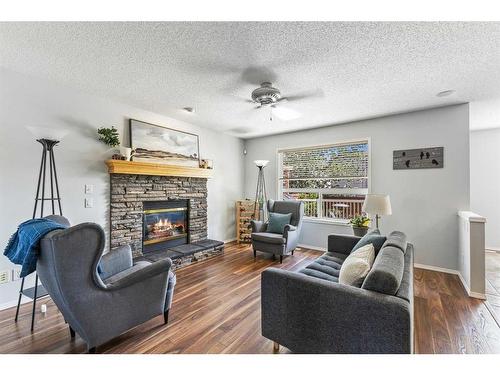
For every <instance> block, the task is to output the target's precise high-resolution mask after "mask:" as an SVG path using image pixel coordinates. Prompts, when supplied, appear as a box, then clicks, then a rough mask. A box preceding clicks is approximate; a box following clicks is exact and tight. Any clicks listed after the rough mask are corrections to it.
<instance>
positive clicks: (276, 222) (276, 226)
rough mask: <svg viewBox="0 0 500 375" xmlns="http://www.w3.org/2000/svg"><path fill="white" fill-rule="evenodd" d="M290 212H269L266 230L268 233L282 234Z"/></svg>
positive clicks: (288, 220)
mask: <svg viewBox="0 0 500 375" xmlns="http://www.w3.org/2000/svg"><path fill="white" fill-rule="evenodd" d="M290 220H292V214H291V213H290V214H278V213H276V212H269V222H268V223H267V231H268V232H270V233H277V234H283V231H284V230H285V225H288V224H290Z"/></svg>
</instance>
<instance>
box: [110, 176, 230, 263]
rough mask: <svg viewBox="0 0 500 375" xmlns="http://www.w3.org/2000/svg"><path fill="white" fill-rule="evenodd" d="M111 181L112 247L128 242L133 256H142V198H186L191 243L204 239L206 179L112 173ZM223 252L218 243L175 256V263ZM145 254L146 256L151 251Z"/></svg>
mask: <svg viewBox="0 0 500 375" xmlns="http://www.w3.org/2000/svg"><path fill="white" fill-rule="evenodd" d="M110 183H111V199H110V229H111V231H110V233H111V234H110V237H111V248H115V247H118V246H121V245H125V244H129V245H130V246H131V247H132V252H133V254H134V257H142V256H143V255H144V254H143V252H142V238H143V218H142V213H143V202H144V201H161V200H170V199H188V200H189V240H190V243H193V244H194V243H196V242H200V241H203V240H206V239H207V179H206V178H196V177H173V176H149V175H135V174H115V173H112V174H110ZM201 243H203V242H201ZM199 250H201V248H200V249H199ZM222 252H223V246H220V245H219V246H217V247H214V248H212V249H208V250H206V249H205V250H203V251H199V252H198V253H193V252H189V254H186V255H185V256H183V257H177V258H176V260H175V262H174V264H175V265H176V266H181V265H184V264H189V263H191V262H192V261H196V260H198V259H203V258H207V257H210V256H213V255H218V254H220V253H222ZM165 254H167V253H166V252H165ZM147 255H148V257H149V256H150V255H151V254H150V253H148V254H147ZM158 256H161V254H158Z"/></svg>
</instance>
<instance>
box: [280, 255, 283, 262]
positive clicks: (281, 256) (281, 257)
mask: <svg viewBox="0 0 500 375" xmlns="http://www.w3.org/2000/svg"><path fill="white" fill-rule="evenodd" d="M280 263H283V255H280Z"/></svg>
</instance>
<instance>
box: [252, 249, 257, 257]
mask: <svg viewBox="0 0 500 375" xmlns="http://www.w3.org/2000/svg"><path fill="white" fill-rule="evenodd" d="M253 257H254V258H257V250H255V249H254V250H253Z"/></svg>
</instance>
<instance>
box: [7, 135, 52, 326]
mask: <svg viewBox="0 0 500 375" xmlns="http://www.w3.org/2000/svg"><path fill="white" fill-rule="evenodd" d="M37 142H39V143H40V144H41V145H42V147H43V150H42V160H41V163H40V171H39V172H38V185H37V188H36V196H35V207H34V208H33V217H32V218H33V219H34V218H36V217H44V214H47V213H48V212H49V211H50V213H51V214H52V215H55V214H56V210H57V211H58V212H59V215H62V208H61V197H60V194H59V183H58V181H57V170H56V161H55V159H54V146H56V145H57V144H58V143H59V141H56V140H52V139H45V138H42V139H37ZM47 165H48V172H47ZM47 177H48V180H49V181H48V182H47ZM49 188H50V195H49V194H48V193H49ZM46 195H47V197H46ZM45 202H48V206H49V207H47V209H46V207H45ZM37 212H39V214H38V213H37ZM35 272H36V271H35ZM24 281H25V278H24V277H23V279H22V281H21V289H20V290H19V299H18V301H17V309H16V318H15V321H16V322H17V319H18V317H19V307H20V305H21V298H22V296H23V295H24V296H26V297H29V298H32V299H33V310H32V312H31V331H33V329H34V327H35V309H36V300H37V299H38V298H41V297H45V296H46V295H47V291H46V290H45V288H44V287H43V286H42V285H40V286H38V275H36V276H35V286H34V287H32V288H27V289H24Z"/></svg>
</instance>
